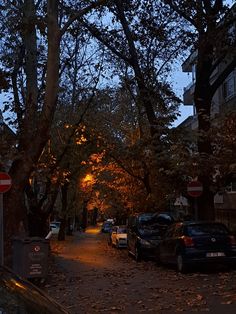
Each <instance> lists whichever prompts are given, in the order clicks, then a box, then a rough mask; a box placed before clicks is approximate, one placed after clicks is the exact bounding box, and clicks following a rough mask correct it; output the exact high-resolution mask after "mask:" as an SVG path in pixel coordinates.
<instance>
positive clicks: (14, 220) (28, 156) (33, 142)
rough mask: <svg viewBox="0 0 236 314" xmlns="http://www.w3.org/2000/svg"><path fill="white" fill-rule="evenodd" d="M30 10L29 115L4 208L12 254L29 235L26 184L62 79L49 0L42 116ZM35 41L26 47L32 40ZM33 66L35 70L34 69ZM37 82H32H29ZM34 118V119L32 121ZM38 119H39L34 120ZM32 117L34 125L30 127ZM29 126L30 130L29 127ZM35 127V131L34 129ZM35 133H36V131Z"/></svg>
mask: <svg viewBox="0 0 236 314" xmlns="http://www.w3.org/2000/svg"><path fill="white" fill-rule="evenodd" d="M26 3H28V4H29V3H30V4H31V7H30V8H28V7H25V10H31V12H30V14H28V15H27V14H25V19H26V22H28V24H29V25H30V27H29V28H28V29H27V32H25V34H24V43H25V45H26V46H27V47H25V48H27V49H28V54H27V52H26V55H27V56H28V57H27V58H26V59H25V63H26V65H25V66H26V68H27V69H28V70H27V75H29V76H30V77H28V80H27V81H28V84H27V89H28V90H27V92H26V95H28V96H27V99H26V112H25V117H24V119H23V120H22V122H21V125H20V127H21V130H23V132H22V133H21V137H20V139H19V145H18V151H19V156H18V159H16V160H15V161H14V162H13V164H12V167H11V169H10V171H9V173H10V175H11V177H12V183H13V184H12V189H11V190H10V191H9V192H8V193H7V195H6V198H5V200H4V205H5V215H4V220H5V223H4V225H5V230H4V235H5V253H6V255H10V254H11V238H12V237H13V236H19V235H20V236H22V235H26V234H27V232H28V226H27V210H26V207H25V206H24V189H25V186H26V185H27V181H28V178H29V176H30V174H31V172H32V170H33V169H34V165H35V164H36V163H37V161H38V158H39V157H40V155H41V153H42V151H43V148H44V146H45V144H46V143H47V141H48V138H49V131H50V127H51V123H52V119H53V115H54V112H55V109H56V102H57V92H58V78H59V53H60V32H59V27H58V1H57V0H48V10H47V21H48V62H47V76H46V91H45V100H44V104H43V108H42V111H41V114H40V115H39V112H38V111H37V110H38V109H37V107H38V106H37V104H35V101H36V100H35V99H36V95H37V82H36V83H35V80H37V75H36V74H35V71H37V67H36V68H35V62H36V61H35V58H36V56H35V47H36V42H35V41H36V36H35V25H34V24H33V23H32V20H33V19H32V15H33V16H34V18H35V20H34V21H36V17H35V12H34V6H33V3H34V2H33V1H29V2H28V1H26ZM30 40H32V41H33V42H32V43H31V46H30V45H27V43H29V41H30ZM32 67H34V68H32ZM30 78H31V79H32V78H33V80H34V82H31V83H30V82H29V79H30ZM33 117H34V118H33ZM35 117H39V119H36V120H35ZM31 118H32V119H33V121H34V125H33V126H32V124H31V122H30V121H31ZM29 127H30V128H29ZM31 127H33V130H31ZM34 130H35V131H34Z"/></svg>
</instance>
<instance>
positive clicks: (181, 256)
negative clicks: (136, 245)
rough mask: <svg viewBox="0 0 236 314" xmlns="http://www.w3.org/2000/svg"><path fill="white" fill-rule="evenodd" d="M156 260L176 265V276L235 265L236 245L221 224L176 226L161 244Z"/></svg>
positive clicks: (190, 223)
mask: <svg viewBox="0 0 236 314" xmlns="http://www.w3.org/2000/svg"><path fill="white" fill-rule="evenodd" d="M157 260H158V261H160V262H161V263H165V264H175V265H176V266H177V270H178V271H179V272H185V271H187V270H188V269H189V268H190V267H191V266H198V265H200V264H210V263H213V264H227V265H236V241H235V238H234V236H233V235H232V234H231V233H230V231H229V230H228V228H227V227H226V226H225V225H224V224H222V223H217V222H179V223H175V224H173V225H172V226H170V227H169V228H168V229H167V232H166V234H165V236H164V237H163V239H162V240H161V241H160V244H159V246H158V250H157Z"/></svg>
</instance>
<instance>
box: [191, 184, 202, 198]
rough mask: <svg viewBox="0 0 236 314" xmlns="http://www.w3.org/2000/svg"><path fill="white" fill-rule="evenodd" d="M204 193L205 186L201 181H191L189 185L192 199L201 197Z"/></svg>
mask: <svg viewBox="0 0 236 314" xmlns="http://www.w3.org/2000/svg"><path fill="white" fill-rule="evenodd" d="M202 191H203V186H202V183H201V182H200V181H191V182H189V184H188V185H187V192H188V195H190V196H192V197H199V196H201V194H202Z"/></svg>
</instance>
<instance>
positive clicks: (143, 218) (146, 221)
mask: <svg viewBox="0 0 236 314" xmlns="http://www.w3.org/2000/svg"><path fill="white" fill-rule="evenodd" d="M155 217H156V213H147V214H143V215H140V216H139V218H138V222H139V224H140V225H150V224H153V223H155Z"/></svg>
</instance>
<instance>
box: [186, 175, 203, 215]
mask: <svg viewBox="0 0 236 314" xmlns="http://www.w3.org/2000/svg"><path fill="white" fill-rule="evenodd" d="M202 191H203V185H202V183H201V182H200V181H191V182H189V184H188V185H187V192H188V195H189V196H192V197H193V198H194V215H195V219H196V220H198V204H197V197H199V196H201V195H202Z"/></svg>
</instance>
